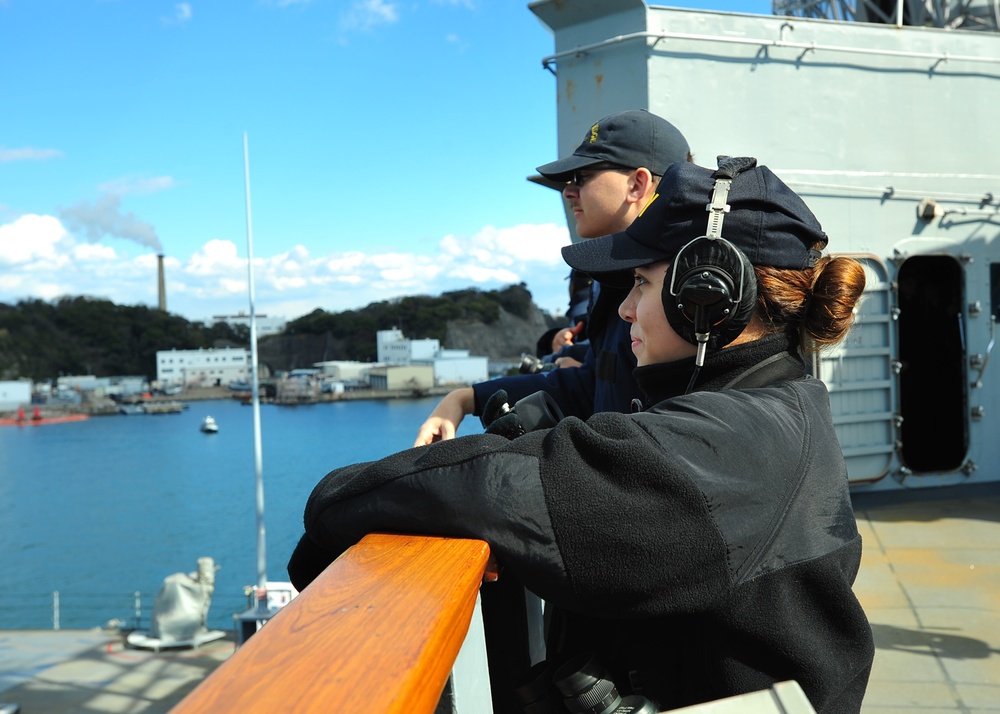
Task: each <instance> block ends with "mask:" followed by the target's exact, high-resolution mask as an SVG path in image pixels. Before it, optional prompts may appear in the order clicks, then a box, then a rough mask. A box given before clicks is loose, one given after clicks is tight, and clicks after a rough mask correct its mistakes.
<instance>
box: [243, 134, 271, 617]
mask: <svg viewBox="0 0 1000 714" xmlns="http://www.w3.org/2000/svg"><path fill="white" fill-rule="evenodd" d="M243 175H244V182H245V185H246V201H247V277H248V284H249V293H250V390H251V391H250V394H251V398H252V402H253V457H254V458H253V462H254V491H255V493H256V498H257V610H258V611H262V612H267V611H268V607H267V549H266V538H265V530H264V475H263V461H264V457H263V453H262V449H261V439H260V389H259V387H258V384H257V319H256V314H255V312H254V291H253V218H252V216H251V211H250V150H249V148H248V146H247V134H246V132H243Z"/></svg>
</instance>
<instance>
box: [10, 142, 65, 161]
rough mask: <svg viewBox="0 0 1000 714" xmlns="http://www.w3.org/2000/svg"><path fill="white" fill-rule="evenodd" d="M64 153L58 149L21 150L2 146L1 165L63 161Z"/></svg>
mask: <svg viewBox="0 0 1000 714" xmlns="http://www.w3.org/2000/svg"><path fill="white" fill-rule="evenodd" d="M62 157H63V152H61V151H59V150H58V149H35V148H33V147H31V146H25V147H22V148H20V149H8V148H6V147H3V146H0V164H8V163H11V162H13V161H44V160H46V159H61V158H62Z"/></svg>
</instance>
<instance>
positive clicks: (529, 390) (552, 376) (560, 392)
mask: <svg viewBox="0 0 1000 714" xmlns="http://www.w3.org/2000/svg"><path fill="white" fill-rule="evenodd" d="M595 361H596V357H595V356H594V352H593V350H592V349H590V348H588V349H587V354H586V356H585V357H584V359H583V363H582V364H581V365H580V366H579V367H562V368H559V369H553V370H550V371H548V372H539V373H537V374H518V375H514V376H512V377H501V378H499V379H491V380H490V381H488V382H480V383H478V384H474V385H472V391H473V392H474V393H475V395H476V408H475V412H474V414H475V415H476V416H479V415H481V414H482V409H483V406H484V405H485V404H486V400H488V399H489V398H490V397H491V396H492V395H493V393H494V392H496V391H497V390H498V389H503V390H505V391H506V392H507V395H508V396H509V397H510V398H511V400H512V401H514V402H516V401H517V400H518V399H522V398H524V397H526V396H528V395H529V394H534V393H535V392H540V391H541V392H548V393H549V394H551V395H552V398H553V399H555V401H556V404H558V405H559V408H560V409H561V410H562V413H563V414H565V415H566V416H575V417H579V418H580V419H586V418H587V417H589V416H590V415H591V414H593V413H594V392H595V386H596V382H597V378H596V371H595Z"/></svg>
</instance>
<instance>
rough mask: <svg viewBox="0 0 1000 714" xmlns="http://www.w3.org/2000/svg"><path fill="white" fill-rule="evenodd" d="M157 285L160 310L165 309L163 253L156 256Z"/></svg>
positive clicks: (165, 292)
mask: <svg viewBox="0 0 1000 714" xmlns="http://www.w3.org/2000/svg"><path fill="white" fill-rule="evenodd" d="M156 277H157V287H158V288H159V293H160V310H162V311H163V312H166V311H167V285H166V281H165V280H164V277H163V254H162V253H160V254H159V255H157V256H156Z"/></svg>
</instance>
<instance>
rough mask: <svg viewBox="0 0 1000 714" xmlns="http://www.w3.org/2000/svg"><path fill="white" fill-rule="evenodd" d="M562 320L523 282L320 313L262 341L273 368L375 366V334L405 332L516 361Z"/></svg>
mask: <svg viewBox="0 0 1000 714" xmlns="http://www.w3.org/2000/svg"><path fill="white" fill-rule="evenodd" d="M557 323H560V324H561V321H560V320H558V319H554V318H552V317H551V316H549V315H546V314H545V313H543V312H542V311H541V310H539V309H538V306H536V305H535V304H534V302H532V299H531V293H530V292H528V290H527V288H526V287H525V286H524V285H523V284H521V285H511V286H509V287H507V288H505V289H503V290H500V291H496V290H493V291H489V292H481V291H479V290H472V289H470V290H461V291H455V292H450V293H444V294H442V295H441V296H440V297H429V296H423V295H422V296H415V297H405V298H400V299H398V300H391V301H386V302H379V303H372V304H371V305H368V306H367V307H365V308H362V309H360V310H351V311H346V312H340V313H328V312H325V311H323V310H316V311H314V312H312V313H310V314H309V315H305V316H303V317H301V318H299V319H298V320H295V321H293V322H290V323H289V324H288V325H287V326H286V328H285V332H284V334H281V335H274V336H271V337H268V338H266V339H263V340H261V341H260V343H259V345H258V355H259V358H260V361H261V363H263V364H266V365H267V366H268V367H270V368H271V369H272V370H288V369H292V368H294V367H307V366H311V365H312V364H314V363H316V362H324V361H328V360H337V359H350V360H358V361H361V362H374V361H375V359H376V347H375V333H376V331H378V330H388V329H392V328H398V329H400V330H402V331H403V333H404V334H405V335H406V336H407V337H411V338H430V339H437V340H439V341H440V342H441V345H442V347H445V348H448V349H467V350H469V351H470V352H471V353H472V354H477V355H486V356H487V357H489V358H490V359H493V360H515V361H516V360H518V359H520V356H521V353H522V352H528V353H531V354H534V353H535V342H536V341H537V340H538V337H539V336H540V335H541V334H542V333H543V332H545V331H546V330H547V329H549V328H550V327H552V326H554V325H555V324H557Z"/></svg>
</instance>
